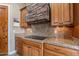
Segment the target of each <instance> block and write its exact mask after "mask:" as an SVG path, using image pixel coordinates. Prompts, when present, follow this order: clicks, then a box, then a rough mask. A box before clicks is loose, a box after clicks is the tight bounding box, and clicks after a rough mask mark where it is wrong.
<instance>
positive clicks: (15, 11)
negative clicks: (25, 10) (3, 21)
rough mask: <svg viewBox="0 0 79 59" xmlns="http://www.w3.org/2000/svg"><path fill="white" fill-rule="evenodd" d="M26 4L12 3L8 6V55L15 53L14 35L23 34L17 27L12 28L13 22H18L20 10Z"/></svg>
mask: <svg viewBox="0 0 79 59" xmlns="http://www.w3.org/2000/svg"><path fill="white" fill-rule="evenodd" d="M25 5H26V4H23V3H22V4H21V3H14V4H10V14H11V15H10V16H11V20H12V21H11V35H10V37H11V39H10V53H12V52H14V51H15V34H16V33H21V32H23V29H21V28H20V26H19V27H14V26H13V24H14V22H13V20H14V18H17V19H18V20H19V21H20V9H21V8H22V7H24V6H25Z"/></svg>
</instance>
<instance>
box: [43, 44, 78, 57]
mask: <svg viewBox="0 0 79 59" xmlns="http://www.w3.org/2000/svg"><path fill="white" fill-rule="evenodd" d="M44 47H45V49H48V50H51V51H54V52H57V53H60V54H64V55H66V56H78V55H79V51H76V50H72V49H68V48H63V47H59V46H55V45H51V44H45V45H44Z"/></svg>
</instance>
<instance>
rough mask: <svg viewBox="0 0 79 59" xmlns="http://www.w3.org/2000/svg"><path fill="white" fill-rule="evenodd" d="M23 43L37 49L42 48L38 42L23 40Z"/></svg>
mask: <svg viewBox="0 0 79 59" xmlns="http://www.w3.org/2000/svg"><path fill="white" fill-rule="evenodd" d="M23 43H25V44H28V45H31V46H34V47H37V48H42V44H41V43H38V42H34V41H30V40H25V39H24V40H23Z"/></svg>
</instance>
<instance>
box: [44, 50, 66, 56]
mask: <svg viewBox="0 0 79 59" xmlns="http://www.w3.org/2000/svg"><path fill="white" fill-rule="evenodd" d="M44 56H65V55H64V54H61V53H57V52H55V51H51V50H48V49H44Z"/></svg>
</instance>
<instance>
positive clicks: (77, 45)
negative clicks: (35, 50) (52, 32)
mask: <svg viewBox="0 0 79 59" xmlns="http://www.w3.org/2000/svg"><path fill="white" fill-rule="evenodd" d="M44 43H48V44H52V45H57V46H61V47H65V48H71V49H75V50H79V39H76V38H71V39H62V38H60V39H59V38H58V39H57V38H49V39H47V40H45V41H44Z"/></svg>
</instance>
